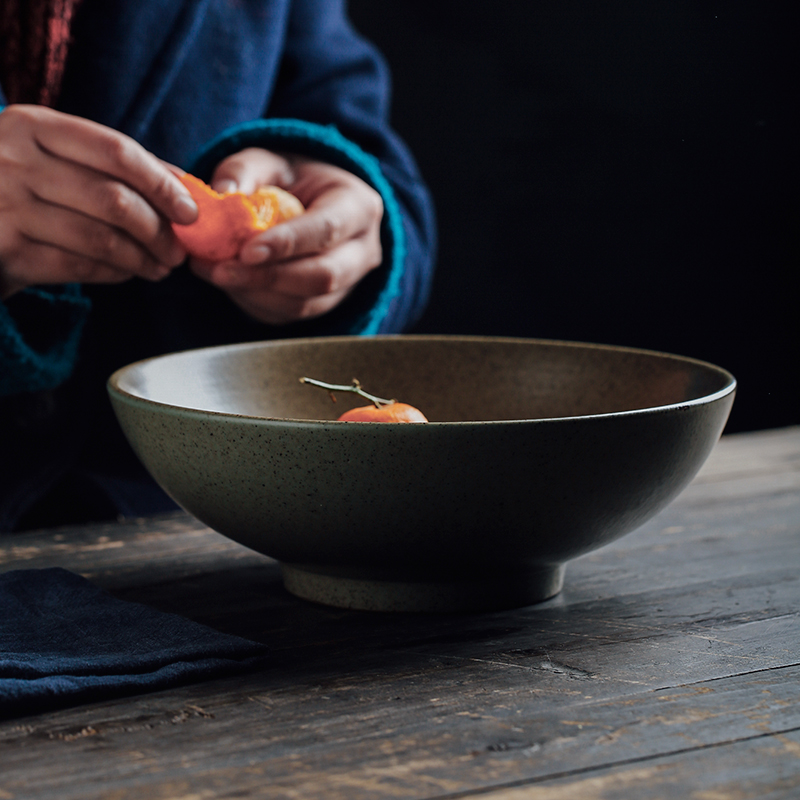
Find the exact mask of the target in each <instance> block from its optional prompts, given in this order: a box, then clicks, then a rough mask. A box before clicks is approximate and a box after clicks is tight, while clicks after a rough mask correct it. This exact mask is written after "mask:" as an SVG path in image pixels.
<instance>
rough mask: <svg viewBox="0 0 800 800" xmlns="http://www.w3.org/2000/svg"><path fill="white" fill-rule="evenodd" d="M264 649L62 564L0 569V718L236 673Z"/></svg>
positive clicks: (255, 660) (251, 665)
mask: <svg viewBox="0 0 800 800" xmlns="http://www.w3.org/2000/svg"><path fill="white" fill-rule="evenodd" d="M265 652H266V647H265V646H264V645H262V644H259V643H258V642H251V641H248V640H246V639H241V638H239V637H238V636H231V635H229V634H225V633H220V632H218V631H215V630H213V629H211V628H208V627H206V626H205V625H200V624H199V623H196V622H193V621H191V620H188V619H184V618H183V617H180V616H177V615H175V614H167V613H164V612H161V611H157V610H156V609H153V608H149V607H148V606H144V605H141V604H139V603H131V602H127V601H124V600H119V599H117V598H115V597H113V596H111V595H110V594H108V593H107V592H105V591H103V590H101V589H99V588H97V587H96V586H94V585H93V584H92V583H90V582H89V581H88V580H86V579H85V578H82V577H81V576H79V575H75V574H74V573H71V572H68V571H67V570H64V569H60V568H53V569H41V570H15V571H12V572H7V573H5V574H2V575H0V717H9V716H20V715H23V714H30V713H34V712H39V711H43V710H47V709H52V708H57V707H62V706H65V705H73V704H77V703H87V702H93V701H95V700H102V699H108V698H113V697H119V696H123V695H129V694H136V693H139V692H146V691H154V690H157V689H165V688H167V687H170V686H175V685H178V684H182V683H188V682H191V681H200V680H206V679H209V678H213V677H218V676H221V675H227V674H231V673H235V672H240V671H244V670H247V669H252V668H255V667H256V666H258V665H259V664H261V663H263V662H264V658H265V657H264V654H265Z"/></svg>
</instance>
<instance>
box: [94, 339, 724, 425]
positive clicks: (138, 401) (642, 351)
mask: <svg viewBox="0 0 800 800" xmlns="http://www.w3.org/2000/svg"><path fill="white" fill-rule="evenodd" d="M375 340H384V341H386V340H389V341H391V340H395V341H397V340H410V341H446V342H476V343H477V342H500V343H509V344H514V343H519V344H539V345H547V346H556V347H564V348H581V349H596V350H602V351H616V352H621V353H632V354H635V355H643V356H654V357H658V358H666V359H669V360H672V361H679V362H681V363H684V364H690V365H694V366H697V367H702V368H703V369H706V370H709V371H711V372H716V373H717V374H719V375H720V377H722V378H724V379H725V380H726V383H725V385H724V386H722V388H720V389H718V390H717V391H715V392H712V393H710V394H706V395H702V396H700V397H695V398H693V399H691V400H683V401H681V402H678V403H668V404H665V405H659V406H646V407H644V408H632V409H628V410H625V411H608V412H603V413H600V414H576V415H573V416H564V417H531V418H524V419H500V420H451V421H431V422H428V423H426V424H424V425H419V424H417V425H413V424H412V425H409V424H408V423H401V422H395V423H392V422H365V421H357V422H346V421H339V420H331V419H308V418H293V417H265V416H260V415H255V414H236V413H233V412H229V411H212V410H209V409H202V408H190V407H188V406H180V405H175V404H173V403H164V402H161V401H159V400H151V399H149V398H146V397H142V396H141V395H137V394H134V393H133V392H129V391H127V390H126V389H123V388H121V387H120V385H119V384H120V380H121V379H122V378H123V376H124V375H125V374H126V373H128V372H130V371H132V370H135V369H137V368H141V367H142V366H144V365H145V364H148V363H150V362H153V361H158V360H161V359H166V358H172V357H179V356H182V355H189V354H193V353H201V352H204V351H208V352H210V351H221V350H227V351H234V350H249V349H261V348H264V347H270V346H275V347H280V346H282V345H284V344H289V343H291V344H298V345H303V344H314V343H318V342H353V341H375ZM737 385H738V384H737V380H736V378H735V377H734V376H733V375H732V374H731V373H730V372H729V371H728V370H726V369H725V368H724V367H720V366H718V365H716V364H713V363H711V362H710V361H703V360H701V359H697V358H692V357H690V356H682V355H677V354H675V353H668V352H664V351H660V350H651V349H647V348H640V347H628V346H624V345H612V344H599V343H593V342H579V341H569V340H563V339H540V338H528V337H520V336H482V335H474V334H374V335H362V336H359V335H351V336H315V337H297V338H285V339H266V340H256V341H250V342H239V343H234V344H222V345H211V346H207V347H195V348H188V349H186V350H177V351H174V352H170V353H162V354H161V355H155V356H150V357H148V358H143V359H140V360H138V361H133V362H131V363H130V364H126V365H125V366H123V367H120V368H118V369H116V370H115V371H114V372H113V373H112V374H111V375H110V376H109V378H108V380H107V381H106V389H107V391H108V393H109V395H116V396H117V397H118V398H119V399H120V400H122V401H125V402H127V403H129V404H132V405H141V406H145V407H148V408H150V407H155V408H158V409H160V410H163V411H166V412H168V413H172V414H177V415H179V416H185V417H197V418H208V417H221V418H225V419H229V420H232V421H233V420H247V421H251V422H252V421H254V422H259V423H264V424H276V423H278V424H285V425H286V426H288V427H296V426H298V425H299V426H306V425H310V426H314V427H317V426H327V425H334V426H336V427H340V426H342V425H348V426H375V425H380V426H381V427H382V428H391V429H397V428H398V426H399V427H400V428H401V429H403V430H408V431H409V432H410V431H411V430H417V429H426V428H431V427H433V428H436V427H440V426H475V425H480V426H484V425H520V424H527V425H529V424H531V423H539V424H542V423H557V422H564V421H576V420H588V419H604V418H609V417H621V416H625V417H627V416H632V415H638V414H653V413H663V412H667V411H673V410H676V409H680V408H690V407H693V406H699V405H709V404H711V403H713V402H716V401H718V400H721V399H723V398H724V397H726V396H728V395H730V394H733V393H734V392H735V391H736V389H737Z"/></svg>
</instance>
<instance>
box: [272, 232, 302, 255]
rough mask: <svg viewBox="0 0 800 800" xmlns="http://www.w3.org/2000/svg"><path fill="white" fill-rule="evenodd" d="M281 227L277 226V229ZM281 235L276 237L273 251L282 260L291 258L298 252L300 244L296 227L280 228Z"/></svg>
mask: <svg viewBox="0 0 800 800" xmlns="http://www.w3.org/2000/svg"><path fill="white" fill-rule="evenodd" d="M277 227H279V226H276V228H277ZM280 227H281V228H282V230H281V231H280V235H279V236H276V238H275V240H274V244H273V249H274V250H275V251H276V254H277V255H278V257H280V258H291V257H292V256H293V255H294V254H295V253H296V252H297V248H298V244H299V236H298V233H297V230H296V228H295V226H293V225H284V226H280Z"/></svg>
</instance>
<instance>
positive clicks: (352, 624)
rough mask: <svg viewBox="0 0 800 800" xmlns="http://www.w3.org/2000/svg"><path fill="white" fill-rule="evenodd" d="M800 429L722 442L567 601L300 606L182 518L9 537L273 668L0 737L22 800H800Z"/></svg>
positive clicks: (29, 557) (2, 795)
mask: <svg viewBox="0 0 800 800" xmlns="http://www.w3.org/2000/svg"><path fill="white" fill-rule="evenodd" d="M799 465H800V428H792V429H786V430H777V431H767V432H761V433H756V434H743V435H736V436H730V437H724V438H723V440H722V441H721V442H720V444H719V445H718V447H717V449H716V450H715V451H714V454H713V455H712V457H711V459H710V460H709V462H708V464H707V465H706V467H705V468H704V469H703V471H702V472H701V474H700V475H699V476H698V478H697V479H696V480H695V481H694V483H693V484H692V485H691V486H690V487H689V488H688V489H687V490H686V491H685V492H684V493H683V494H682V495H681V496H680V498H678V500H676V501H675V502H674V503H673V504H672V505H671V506H670V507H669V508H667V509H666V510H665V511H663V512H662V513H661V514H660V515H659V516H658V517H656V518H655V519H653V520H652V521H651V522H649V523H648V524H647V525H645V526H644V527H642V528H641V529H639V530H638V531H636V532H634V533H632V534H630V535H628V536H627V537H625V538H623V539H622V540H620V541H618V542H616V543H615V544H613V545H610V546H607V547H605V548H604V549H602V550H600V551H598V552H596V553H593V554H590V555H587V556H584V557H583V558H581V559H578V560H576V561H574V562H572V563H571V564H570V565H569V566H568V568H567V579H566V586H565V588H564V591H563V593H562V594H561V595H560V596H559V597H557V598H555V599H553V600H551V601H548V602H547V603H543V604H541V605H538V606H531V607H528V608H523V609H519V610H516V611H509V612H503V613H492V614H482V615H470V616H444V615H442V616H413V615H398V616H394V615H381V614H369V613H359V612H347V611H340V610H335V609H328V608H324V607H320V606H315V605H311V604H308V603H305V602H303V601H301V600H297V599H295V598H293V597H291V596H290V595H288V594H286V593H285V592H284V590H283V589H282V587H281V584H280V578H279V573H278V569H277V566H276V564H275V563H274V562H272V561H271V560H269V559H267V558H265V557H262V556H259V555H257V554H254V553H252V552H250V551H248V550H246V549H244V548H242V547H240V546H238V545H235V544H233V543H231V542H229V541H227V540H226V539H224V538H222V537H221V536H219V535H217V534H215V533H213V532H211V531H209V530H208V529H206V528H204V527H203V526H202V525H200V524H199V523H197V522H195V521H193V520H192V519H191V518H189V517H186V516H183V515H177V516H171V517H167V518H158V519H149V520H131V521H126V522H120V523H118V524H111V525H92V526H86V527H73V528H63V529H59V530H50V531H41V532H34V533H29V534H17V535H6V536H4V537H0V564H1V565H2V567H1V568H2V569H13V568H20V567H45V566H50V565H61V566H64V567H66V568H68V569H71V570H73V571H75V572H79V573H82V574H84V575H86V576H87V577H89V578H90V579H91V580H93V581H95V582H96V583H97V584H99V585H101V586H103V587H106V588H107V589H109V590H110V591H112V592H113V593H114V594H115V595H117V596H119V597H122V598H125V599H130V600H136V601H140V602H144V603H149V604H151V605H153V606H156V607H158V608H161V609H164V610H168V611H172V612H177V613H180V614H183V615H185V616H187V617H191V618H193V619H195V620H198V621H201V622H203V623H206V624H208V625H211V626H213V627H215V628H218V629H220V630H224V631H228V632H232V633H236V634H239V635H242V636H246V637H249V638H252V639H258V640H262V641H265V642H268V643H269V644H270V645H271V647H272V653H273V658H272V663H271V666H270V667H269V668H268V669H266V670H265V671H263V672H259V673H256V674H249V675H246V676H239V677H235V678H225V679H222V680H218V681H210V682H207V683H202V684H195V685H190V686H185V687H182V688H179V689H174V690H170V691H164V692H159V693H154V694H148V695H140V696H137V697H132V698H128V699H122V700H116V701H113V702H105V703H98V704H94V705H89V706H82V707H77V708H72V709H67V710H62V711H59V712H55V713H46V714H41V715H38V716H31V717H26V718H24V719H16V720H10V721H6V722H4V723H2V724H0V800H7V799H10V798H13V799H14V800H19V799H20V798H25V800H29V798H53V800H56V798H57V799H58V800H67V799H68V798H81V800H91V798H101V797H102V798H113V799H114V800H126V799H127V798H148V800H149V799H150V798H182V800H207V798H234V797H236V798H248V797H258V798H260V797H268V798H273V797H274V798H326V800H336V799H337V798H347V799H348V800H358V798H464V797H470V798H473V797H475V798H478V797H479V798H484V799H489V800H499V798H503V800H522V798H525V799H526V800H527V799H531V800H532V799H534V798H535V800H543V799H545V798H546V799H547V800H564V799H566V798H578V799H582V798H590V799H591V800H598V799H599V798H612V797H613V798H636V799H637V800H640V799H641V798H666V797H669V798H672V797H674V798H695V799H696V800H722V798H731V800H743V799H744V798H759V800H762V799H763V798H790V797H792V798H795V797H800V581H799V580H798V572H799V571H798V565H799V564H800V470H799Z"/></svg>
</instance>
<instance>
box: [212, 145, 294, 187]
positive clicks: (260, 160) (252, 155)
mask: <svg viewBox="0 0 800 800" xmlns="http://www.w3.org/2000/svg"><path fill="white" fill-rule="evenodd" d="M290 181H291V169H290V167H289V162H288V161H287V160H286V159H285V158H282V157H281V156H279V155H276V154H275V153H272V152H270V151H269V150H262V149H261V148H259V147H249V148H247V149H246V150H240V151H239V152H238V153H234V154H233V155H231V156H228V157H227V158H225V159H223V160H222V161H220V163H219V164H218V165H217V168H216V169H215V170H214V174H213V176H212V178H211V188H212V189H214V190H215V191H217V192H220V193H223V194H224V193H227V192H243V193H244V194H252V193H253V192H254V191H255V190H256V189H258V187H259V186H264V185H265V184H276V185H278V186H285V185H287V184H288V183H289V182H290Z"/></svg>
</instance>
